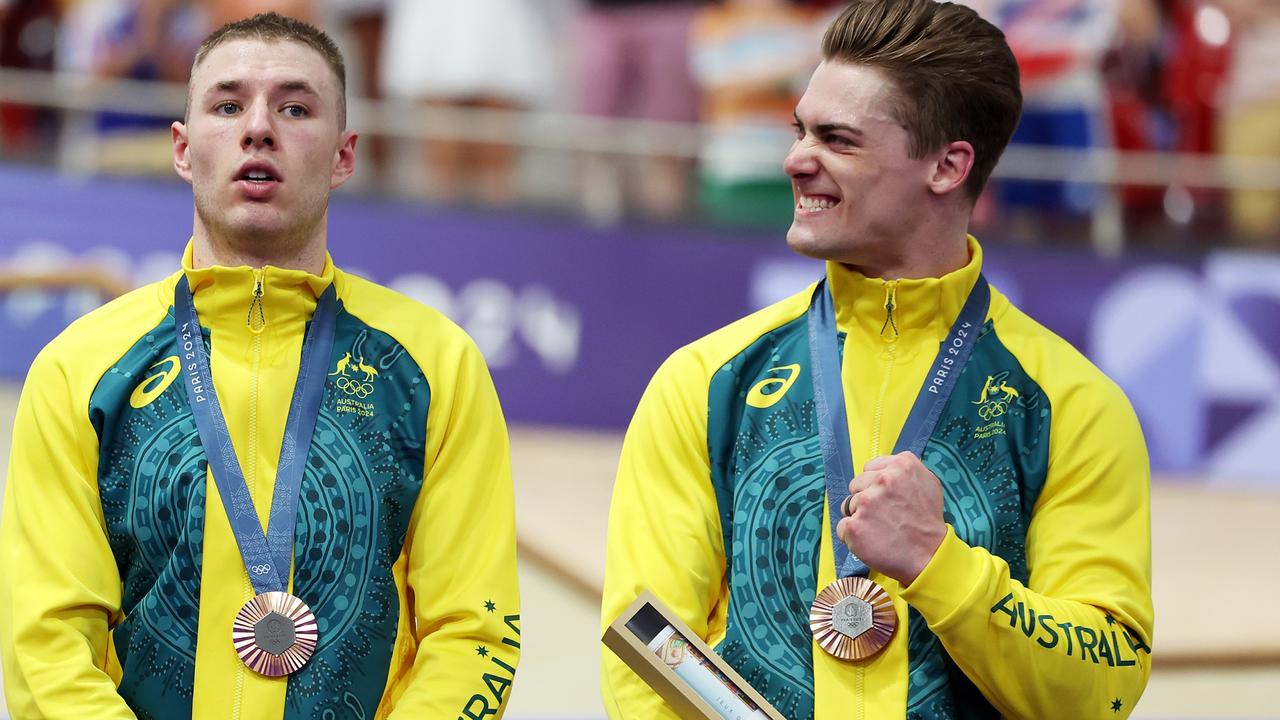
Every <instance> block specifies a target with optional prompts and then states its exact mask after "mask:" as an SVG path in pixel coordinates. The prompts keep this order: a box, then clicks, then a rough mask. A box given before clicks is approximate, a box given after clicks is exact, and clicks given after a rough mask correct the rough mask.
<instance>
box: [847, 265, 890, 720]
mask: <svg viewBox="0 0 1280 720" xmlns="http://www.w3.org/2000/svg"><path fill="white" fill-rule="evenodd" d="M897 307H898V281H897V280H890V281H888V282H886V283H885V285H884V324H883V325H881V327H880V342H881V343H883V344H884V346H885V355H884V359H885V365H884V376H883V378H882V379H881V380H880V393H879V395H878V396H877V397H876V409H875V414H874V415H873V420H872V422H871V457H878V456H880V455H883V454H884V450H883V449H882V448H881V447H880V437H881V433H880V425H881V420H882V419H883V417H884V399H885V396H887V395H888V394H889V380H890V379H891V378H892V377H893V368H894V365H895V364H896V363H897V361H898V321H897V318H895V317H894V316H893V311H894V310H895V309H897ZM866 679H867V670H866V668H865V667H864V666H863V665H861V664H859V665H857V666H855V668H854V674H853V683H854V693H855V694H856V696H857V698H858V699H857V702H856V704H855V706H854V708H855V710H856V712H855V713H854V718H855V719H856V720H864V719H865V718H866V716H867V699H866V696H865V693H866Z"/></svg>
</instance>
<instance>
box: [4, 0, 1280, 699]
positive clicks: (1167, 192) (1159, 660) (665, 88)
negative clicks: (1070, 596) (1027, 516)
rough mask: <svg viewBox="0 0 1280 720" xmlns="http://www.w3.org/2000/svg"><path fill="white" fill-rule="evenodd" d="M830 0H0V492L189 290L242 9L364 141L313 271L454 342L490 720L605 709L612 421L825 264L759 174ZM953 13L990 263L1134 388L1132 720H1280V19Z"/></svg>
mask: <svg viewBox="0 0 1280 720" xmlns="http://www.w3.org/2000/svg"><path fill="white" fill-rule="evenodd" d="M843 4H844V3H843V2H835V1H832V0H827V1H818V0H814V1H811V2H788V1H787V0H722V1H721V2H692V1H691V0H0V468H3V467H4V466H5V463H6V462H7V453H8V442H9V437H10V432H11V427H12V418H13V413H14V409H15V407H16V402H17V397H18V392H19V388H20V386H21V382H22V378H23V377H24V376H25V373H26V369H27V367H28V365H29V363H30V361H31V359H32V358H33V357H34V356H35V354H36V352H38V350H39V348H40V347H41V346H42V345H43V344H44V343H45V342H48V340H49V339H51V338H52V337H53V336H54V335H55V334H56V333H57V332H59V331H60V330H61V329H62V328H64V327H65V326H66V325H67V323H69V322H71V321H72V320H74V319H75V318H76V317H78V316H80V315H81V314H83V313H84V312H86V311H88V310H89V309H92V308H93V307H96V306H97V305H99V304H101V303H102V302H104V301H106V300H109V299H111V298H112V297H115V296H116V295H119V294H121V293H123V292H126V291H128V290H129V289H132V288H134V287H137V286H139V285H142V284H143V283H146V282H150V281H153V280H157V279H159V278H161V277H164V276H166V275H168V274H170V273H172V272H173V271H174V270H175V269H176V268H177V266H178V260H179V253H180V252H181V249H182V246H183V242H184V241H185V239H186V238H187V237H188V236H189V233H190V230H191V213H192V207H191V197H190V190H189V188H188V187H187V186H186V185H185V184H183V183H182V182H181V181H180V180H179V179H178V178H177V177H176V176H175V175H174V172H173V169H172V159H171V158H172V155H171V151H170V131H169V124H170V123H171V122H172V121H173V120H175V119H178V118H180V117H181V116H182V112H183V106H184V102H185V93H186V87H185V83H186V80H187V77H188V74H189V71H190V65H191V58H192V56H193V53H194V50H195V48H196V46H197V45H198V44H199V42H200V41H201V39H202V38H203V37H204V36H205V35H206V34H207V33H208V32H209V31H211V30H212V29H214V28H216V27H218V26H220V25H221V24H223V23H225V22H228V21H231V20H235V19H238V18H241V17H245V16H247V15H250V14H253V13H256V12H260V11H266V10H275V11H279V12H282V13H286V14H290V15H294V16H296V17H300V18H304V19H307V20H310V21H312V22H314V23H315V24H317V25H319V26H320V27H322V28H324V29H325V30H326V31H328V32H329V33H330V34H331V35H333V36H334V38H335V39H336V40H337V41H338V43H339V45H340V46H341V47H342V49H343V51H344V53H345V55H346V59H347V76H348V87H349V96H350V98H351V102H350V107H349V113H348V116H349V123H348V124H349V126H351V127H352V128H354V129H356V130H358V131H360V134H361V139H360V144H359V148H358V159H359V160H358V167H357V172H356V176H355V178H354V179H353V181H352V182H351V183H348V184H347V185H346V186H344V187H343V188H342V189H341V190H340V191H339V192H338V193H337V194H336V195H335V197H334V198H333V201H332V203H331V207H330V233H329V240H330V249H331V251H332V253H333V256H334V259H335V262H336V263H338V264H339V265H341V266H343V267H344V268H346V269H347V270H349V271H354V272H357V273H359V274H362V275H365V276H367V277H369V278H371V279H373V280H375V281H377V282H380V283H382V284H385V285H388V286H390V287H392V288H394V289H396V290H398V291H400V292H403V293H405V294H408V295H410V296H412V297H414V298H417V299H420V300H422V301H423V302H426V303H428V304H430V305H432V306H434V307H436V308H439V309H440V310H441V311H443V312H444V313H445V314H446V315H448V316H449V317H450V318H452V319H453V320H454V321H456V322H457V323H458V324H459V325H461V326H462V327H463V328H464V329H465V330H466V331H467V332H468V333H469V334H470V335H471V336H472V337H473V338H474V339H475V340H476V342H477V344H478V345H479V346H480V348H481V351H482V352H483V353H484V355H485V358H486V360H487V362H488V364H489V367H490V369H491V371H492V373H493V376H494V381H495V384H496V385H497V388H498V392H499V396H500V397H501V399H502V404H503V409H504V413H505V414H506V416H507V418H508V421H509V423H510V428H511V436H512V455H513V466H514V471H515V481H516V493H517V505H518V507H519V508H520V513H519V519H518V528H517V535H518V541H519V544H520V554H521V589H522V597H523V617H524V620H523V621H522V623H521V643H522V646H523V653H524V657H523V661H522V664H521V668H520V672H519V674H518V675H517V678H516V682H515V685H514V688H513V691H512V692H513V695H512V702H511V706H510V708H509V712H508V714H507V717H508V718H513V719H520V720H525V719H528V718H539V717H540V718H600V717H602V716H603V708H602V706H601V702H600V699H599V693H598V691H597V687H598V657H599V652H600V647H601V646H600V644H599V636H600V626H599V617H598V613H599V594H600V588H601V585H602V582H603V572H604V568H603V565H604V551H603V542H604V533H605V523H606V517H607V513H608V505H609V496H610V490H611V484H612V477H613V473H614V470H615V468H616V462H617V457H618V452H619V448H620V445H621V438H622V431H623V429H624V428H625V426H626V423H627V421H628V420H629V418H630V415H631V412H632V411H633V410H634V408H635V405H636V402H637V401H638V399H639V396H640V393H641V392H642V390H643V388H644V386H645V384H646V382H647V381H648V378H649V377H650V375H651V374H652V373H653V371H654V370H655V369H656V368H657V366H658V365H659V363H660V362H661V361H662V359H663V358H664V357H665V356H666V355H667V354H668V353H670V352H671V351H672V350H674V349H675V348H677V347H679V346H680V345H682V344H684V343H687V342H689V341H691V340H693V339H695V338H697V337H699V336H700V335H703V334H705V333H707V332H710V331H712V330H714V329H715V328H717V327H720V326H723V325H725V324H727V323H728V322H730V321H732V320H734V319H736V318H738V317H740V316H742V315H744V314H746V313H748V312H751V311H752V310H755V309H757V308H760V307H762V306H763V305H765V304H767V303H769V302H772V301H774V300H777V299H779V298H780V297H783V296H785V295H787V294H790V293H792V292H796V291H798V290H799V289H800V288H802V287H804V286H805V285H806V284H807V283H809V282H812V281H813V280H814V279H815V278H816V277H817V276H818V275H819V274H820V273H821V272H822V268H821V265H820V264H819V263H816V262H814V261H809V260H804V259H801V258H797V257H795V256H793V255H792V254H790V253H789V252H788V251H787V250H786V248H785V245H784V243H783V240H782V237H783V230H784V229H785V228H786V227H787V225H788V224H789V222H790V219H791V216H792V204H793V201H792V197H791V191H790V185H789V181H788V179H787V178H786V176H785V175H784V174H783V172H782V158H783V156H784V155H785V153H786V151H787V148H788V147H789V145H790V143H791V142H792V138H793V135H792V131H791V129H790V127H789V126H790V124H791V122H792V115H791V114H792V110H793V108H794V105H795V102H796V100H797V98H798V97H799V95H800V94H801V93H802V92H803V90H804V87H805V83H806V81H807V79H808V76H809V73H810V72H811V71H812V69H813V68H814V67H815V66H816V64H817V63H818V61H819V58H818V52H817V50H818V45H819V39H820V37H821V34H822V30H823V28H824V27H825V25H826V23H827V21H828V20H829V19H830V18H831V17H832V16H833V15H834V14H835V13H837V12H839V10H840V9H841V7H842V6H843ZM970 4H972V5H973V6H974V7H976V8H977V9H978V10H979V11H980V12H981V13H982V14H983V15H984V16H985V17H987V18H988V19H990V20H992V21H993V22H995V23H996V24H997V25H999V26H1000V27H1001V28H1003V29H1004V31H1005V33H1006V35H1007V36H1008V38H1009V41H1010V44H1011V46H1012V47H1013V49H1014V51H1015V53H1016V54H1017V55H1018V59H1019V62H1020V64H1021V67H1022V72H1023V92H1024V96H1025V109H1024V114H1023V118H1022V122H1021V125H1020V127H1019V129H1018V132H1017V135H1016V136H1015V138H1014V144H1013V145H1012V146H1011V147H1010V149H1009V150H1008V151H1007V152H1006V153H1005V155H1004V157H1003V159H1002V161H1001V163H1000V165H999V166H998V167H997V168H996V172H995V176H994V179H993V181H992V182H991V183H990V185H989V187H988V190H987V192H986V193H985V195H984V196H983V197H982V198H981V200H980V201H979V204H978V207H977V211H976V214H975V217H974V220H973V228H972V229H973V231H974V233H975V234H976V235H977V236H978V237H979V238H980V239H982V241H983V243H984V247H985V248H986V252H985V259H986V265H985V267H984V272H985V274H986V276H987V277H988V278H989V279H990V280H991V281H992V282H993V283H994V284H995V285H997V286H998V287H999V288H1000V289H1001V290H1002V291H1003V292H1004V293H1005V294H1007V295H1008V296H1010V297H1011V298H1012V299H1013V300H1014V301H1015V302H1016V303H1018V305H1019V306H1020V307H1022V308H1023V309H1025V310H1027V311H1028V312H1029V313H1030V314H1031V315H1032V316H1033V317H1035V318H1036V319H1037V320H1039V321H1041V322H1043V323H1044V324H1045V325H1046V326H1048V327H1049V328H1050V329H1052V330H1053V331H1054V332H1056V333H1058V334H1060V335H1062V336H1063V337H1065V338H1066V339H1067V340H1069V341H1070V342H1072V343H1073V344H1075V345H1076V346H1077V347H1079V348H1080V349H1081V350H1082V351H1084V352H1085V354H1086V355H1088V356H1089V357H1090V359H1091V360H1093V361H1094V362H1095V363H1097V364H1098V365H1099V366H1100V367H1101V368H1102V369H1103V370H1104V371H1105V372H1107V373H1108V374H1109V375H1110V376H1111V377H1112V378H1114V379H1115V380H1116V381H1117V382H1118V383H1119V384H1120V385H1121V386H1122V387H1123V388H1124V390H1125V392H1126V394H1127V395H1128V396H1129V398H1130V400H1131V401H1132V403H1133V405H1134V407H1135V409H1136V410H1137V412H1138V415H1139V418H1140V419H1141V421H1142V424H1143V430H1144V433H1145V435H1146V441H1147V445H1148V448H1149V450H1150V456H1151V460H1152V467H1153V472H1154V482H1153V485H1152V523H1153V556H1154V557H1153V562H1154V592H1155V600H1156V610H1157V624H1156V637H1155V642H1154V643H1153V648H1154V649H1153V658H1154V668H1155V671H1154V674H1153V676H1152V680H1151V684H1150V686H1149V688H1148V691H1147V694H1146V695H1145V696H1144V698H1143V699H1142V702H1141V703H1140V704H1139V705H1138V706H1137V709H1136V711H1135V714H1134V717H1137V718H1147V719H1152V718H1175V717H1182V718H1190V717H1252V718H1261V717H1273V718H1280V615H1278V614H1277V613H1276V612H1275V607H1274V605H1273V604H1272V603H1273V602H1274V598H1275V597H1276V596H1277V594H1280V570H1278V568H1280V565H1277V563H1276V557H1280V524H1277V523H1276V522H1275V520H1276V518H1277V517H1280V471H1278V470H1277V466H1276V463H1275V462H1273V459H1274V457H1275V455H1276V448H1277V447H1280V0H970ZM570 512H571V513H572V517H571V520H570V519H569V518H568V517H567V513H570ZM2 716H3V713H0V717H2Z"/></svg>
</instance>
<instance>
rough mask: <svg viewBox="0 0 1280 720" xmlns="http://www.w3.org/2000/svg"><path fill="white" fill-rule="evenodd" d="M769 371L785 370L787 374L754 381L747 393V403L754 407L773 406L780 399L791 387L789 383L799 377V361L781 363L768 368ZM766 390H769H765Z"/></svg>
mask: <svg viewBox="0 0 1280 720" xmlns="http://www.w3.org/2000/svg"><path fill="white" fill-rule="evenodd" d="M769 372H785V373H787V376H786V377H785V378H782V377H771V378H765V379H764V380H761V381H760V382H758V383H756V384H755V386H754V387H752V388H751V391H750V392H748V393H747V404H748V405H750V406H751V407H754V408H760V409H762V410H763V409H764V408H768V407H773V406H774V405H776V404H777V403H778V401H779V400H781V399H782V396H783V395H786V394H787V391H788V390H790V389H791V385H792V384H793V383H794V382H795V381H796V378H798V377H800V365H799V363H793V364H791V365H781V366H779V367H774V368H769ZM766 390H768V391H769V392H765V391H766Z"/></svg>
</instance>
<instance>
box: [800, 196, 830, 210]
mask: <svg viewBox="0 0 1280 720" xmlns="http://www.w3.org/2000/svg"><path fill="white" fill-rule="evenodd" d="M836 202H839V201H834V202H833V201H831V200H827V199H824V198H816V197H809V196H808V195H805V196H801V198H800V207H801V208H803V209H805V210H830V209H831V208H833V207H835V206H836Z"/></svg>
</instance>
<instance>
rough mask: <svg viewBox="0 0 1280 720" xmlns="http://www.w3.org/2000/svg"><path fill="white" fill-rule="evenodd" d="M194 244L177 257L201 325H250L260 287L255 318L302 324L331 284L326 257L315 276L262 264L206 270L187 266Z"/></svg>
mask: <svg viewBox="0 0 1280 720" xmlns="http://www.w3.org/2000/svg"><path fill="white" fill-rule="evenodd" d="M192 253H193V244H192V243H191V242H190V241H188V243H187V247H186V250H185V251H184V252H183V254H182V272H183V274H184V275H186V276H187V282H188V283H189V284H190V285H191V292H192V295H193V297H194V298H195V303H196V310H197V311H198V312H199V313H200V322H201V324H202V325H204V326H206V327H213V326H225V327H237V326H239V327H241V328H243V327H246V326H248V327H250V328H254V329H258V328H256V327H255V323H256V322H258V320H255V319H254V318H253V317H251V315H256V314H257V310H258V309H259V308H258V307H255V306H254V298H255V295H256V292H257V290H258V288H259V287H261V290H262V295H261V300H262V302H261V306H260V309H261V311H262V313H261V316H260V318H259V320H261V321H265V322H266V323H270V324H276V323H284V324H286V325H288V324H292V323H294V322H298V321H301V322H306V321H307V320H309V319H310V318H311V314H312V313H313V312H314V311H315V307H316V300H317V299H319V297H320V294H321V293H323V292H324V290H325V288H327V287H329V285H331V284H333V282H334V276H335V268H334V265H333V258H332V257H330V256H329V254H328V253H325V258H324V269H323V270H322V271H321V272H320V274H319V275H314V274H312V273H309V272H306V271H304V270H290V269H286V268H279V267H275V266H273V265H267V266H265V267H261V268H251V267H249V266H247V265H242V266H240V267H226V266H222V265H215V266H212V267H206V268H199V269H197V268H194V267H192Z"/></svg>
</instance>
